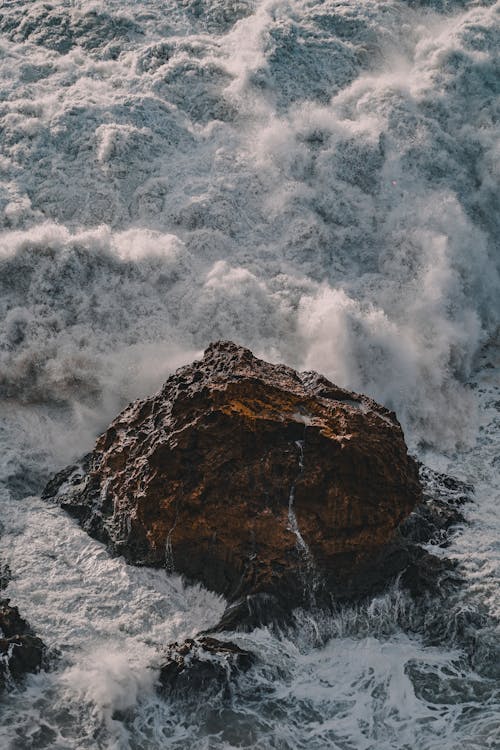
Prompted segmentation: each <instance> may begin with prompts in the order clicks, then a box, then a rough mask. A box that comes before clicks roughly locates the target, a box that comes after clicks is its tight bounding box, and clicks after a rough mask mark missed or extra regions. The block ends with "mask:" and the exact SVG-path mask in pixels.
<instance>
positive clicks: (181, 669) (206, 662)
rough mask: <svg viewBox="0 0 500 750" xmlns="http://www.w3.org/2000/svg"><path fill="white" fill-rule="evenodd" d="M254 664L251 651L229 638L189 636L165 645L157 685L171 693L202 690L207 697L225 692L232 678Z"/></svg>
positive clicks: (183, 693)
mask: <svg viewBox="0 0 500 750" xmlns="http://www.w3.org/2000/svg"><path fill="white" fill-rule="evenodd" d="M254 663H255V657H254V655H253V654H251V653H250V652H249V651H245V650H243V649H241V648H240V647H239V646H237V645H236V644H234V643H230V642H229V641H220V640H218V639H216V638H209V637H207V636H204V637H200V638H196V639H193V638H188V639H187V640H186V641H184V642H183V643H181V644H178V643H172V644H171V645H170V646H169V647H168V648H167V653H166V659H165V662H164V663H163V664H162V666H161V668H160V684H161V687H162V690H163V691H164V692H165V693H167V694H169V695H171V696H175V697H183V696H186V695H190V694H198V695H199V694H200V693H202V694H203V695H204V696H205V698H206V697H207V694H208V693H209V692H210V693H211V694H214V693H219V694H220V693H225V692H226V691H228V689H229V685H230V681H231V679H232V678H233V677H234V676H235V675H236V674H238V673H239V672H246V671H247V670H248V669H250V667H251V666H252V665H253V664H254Z"/></svg>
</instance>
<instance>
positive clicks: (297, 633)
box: [0, 0, 500, 750]
mask: <svg viewBox="0 0 500 750" xmlns="http://www.w3.org/2000/svg"><path fill="white" fill-rule="evenodd" d="M498 8H499V6H498V3H494V2H466V1H465V0H464V1H460V2H456V3H453V4H452V3H447V2H445V1H444V0H443V2H441V1H440V0H436V1H435V2H422V3H419V2H412V3H406V2H402V1H396V0H381V1H379V0H377V1H376V0H353V2H349V3H348V4H343V3H340V2H336V1H334V0H325V2H319V0H317V1H315V0H310V1H308V2H306V1H305V0H289V2H285V1H284V0H274V1H272V0H264V1H261V0H234V2H231V3H227V2H225V1H223V0H209V1H208V2H206V3H204V4H203V5H201V4H200V3H199V2H198V1H197V0H182V2H180V1H179V0H178V1H177V2H173V1H171V2H168V1H167V2H163V1H162V2H160V0H139V1H138V2H134V3H130V2H129V3H127V2H125V1H123V0H122V1H118V0H111V1H110V2H105V3H104V2H99V1H97V2H95V1H93V0H92V1H90V0H89V1H88V2H76V1H73V2H69V0H68V1H67V2H66V1H64V0H61V1H59V2H54V3H52V4H47V3H44V2H39V1H38V0H35V1H34V2H31V3H29V4H26V3H24V2H21V0H19V1H18V0H10V1H9V2H8V3H4V4H3V5H2V8H1V9H0V91H1V94H0V99H1V101H0V123H1V128H2V139H1V141H0V209H1V211H0V222H1V228H2V233H1V235H0V289H1V296H0V319H1V324H0V399H1V400H0V412H1V421H0V456H1V458H0V479H1V481H2V493H3V494H2V523H3V525H4V527H5V529H4V532H3V535H2V537H1V539H0V547H1V554H2V556H3V559H5V560H7V561H8V562H9V564H10V566H11V569H12V573H13V579H12V581H11V583H10V584H9V586H8V589H7V595H9V596H12V599H13V601H15V603H16V604H18V605H19V607H20V610H21V612H22V614H23V615H24V616H26V617H27V618H28V619H29V620H30V621H31V622H32V624H33V626H34V627H35V629H36V630H37V632H38V633H39V634H40V635H41V637H43V639H44V640H45V642H46V643H47V644H48V645H49V647H50V648H51V654H52V656H53V657H54V662H53V669H52V670H51V671H49V672H47V673H42V674H40V675H36V676H33V677H31V678H29V680H28V683H27V688H26V690H25V691H23V692H21V693H17V694H14V695H13V696H12V697H11V698H10V699H8V700H7V701H6V702H5V703H4V706H3V718H2V719H1V720H0V738H1V740H2V742H3V743H4V744H5V745H6V746H7V747H9V748H10V749H11V750H16V749H17V750H20V748H22V750H25V748H33V750H38V748H44V747H50V748H57V749H58V750H69V749H70V748H71V749H72V750H73V748H74V749H75V750H76V748H78V749H79V750H80V748H86V747H88V748H96V747H97V748H103V749H104V748H106V750H108V748H112V747H114V748H117V749H118V748H119V749H120V750H122V748H123V749H124V750H125V748H127V749H128V748H130V749H131V750H139V749H140V750H146V749H147V748H153V750H155V749H156V748H160V747H163V746H165V744H166V743H168V746H169V747H172V748H179V750H181V749H182V748H186V747H189V748H200V749H201V748H212V747H215V748H231V747H236V746H240V747H248V748H250V747H251V748H262V750H264V749H265V750H268V748H281V749H285V748H286V750H288V749H289V748H290V750H291V749H293V750H299V748H305V747H307V748H308V750H309V749H310V748H311V749H312V750H315V748H318V750H319V749H321V750H322V749H323V748H325V747H332V748H342V750H347V749H348V750H351V749H352V748H356V750H358V749H362V750H365V749H366V750H369V749H370V750H371V749H373V750H375V749H376V750H386V748H387V749H388V750H389V749H391V750H392V749H394V750H396V749H397V750H401V748H403V747H408V748H411V749H412V750H417V748H418V750H420V749H422V750H423V749H424V748H425V750H430V749H431V748H437V747H439V748H444V749H445V750H455V749H456V748H458V747H460V748H467V750H476V748H477V750H483V749H484V748H493V747H495V746H496V745H497V744H498V743H499V742H500V739H499V716H500V713H499V707H498V703H499V700H498V680H499V675H498V673H496V672H495V665H498V663H499V661H500V660H499V654H498V642H499V639H498V615H499V613H500V603H499V600H498V574H499V572H500V570H499V568H500V563H499V559H500V550H499V547H498V541H497V539H498V528H499V527H500V523H499V519H498V512H499V511H498V508H499V507H500V502H499V498H498V489H497V486H498V459H497V456H498V443H499V437H498V436H499V434H500V431H499V427H500V425H499V407H498V404H499V403H500V394H499V392H498V373H499V371H500V370H499V366H498V364H499V363H498V362H497V360H496V353H495V351H496V350H495V341H497V339H496V338H495V337H496V336H497V331H498V321H499V313H500V306H499V302H498V288H499V270H498V237H499V235H500V233H499V227H498V216H499V213H498V206H497V200H498V197H497V195H498V194H497V191H498V177H499V173H500V170H499V166H498V165H499V147H498V132H497V127H498V119H497V118H498V101H499V94H500V91H499V88H500V83H499V81H500V75H499V72H500V71H499V70H498V55H497V50H498V49H499V48H500V33H499V23H498ZM217 338H230V339H233V340H235V341H237V342H238V343H241V344H244V345H247V346H249V347H250V348H252V350H253V351H254V352H255V353H256V354H257V355H260V356H263V357H265V358H267V359H270V360H272V361H284V362H286V363H288V364H290V365H292V366H294V367H297V368H299V369H305V368H307V369H310V368H314V369H317V370H319V371H320V372H323V373H324V374H326V375H327V376H329V377H330V378H331V379H332V380H334V381H335V382H337V383H338V384H339V385H342V386H346V387H348V388H351V389H354V390H358V391H363V392H366V393H369V394H370V395H372V396H374V397H375V398H377V399H378V400H380V401H382V402H383V403H384V404H386V405H387V406H389V407H391V408H394V409H395V410H396V411H397V414H398V417H399V418H400V420H401V422H402V424H403V426H404V429H405V434H406V437H407V440H408V442H409V443H410V445H411V446H412V449H413V450H414V451H417V452H418V455H419V456H420V457H421V458H423V459H424V460H426V461H428V462H429V463H430V464H432V465H434V466H436V467H437V468H440V469H442V470H447V471H449V472H450V473H453V474H456V475H459V476H461V477H462V478H464V479H466V480H467V481H473V482H474V483H475V485H476V502H475V504H474V507H471V508H469V509H468V510H467V513H468V516H469V519H470V522H471V523H470V525H469V526H468V527H467V528H465V529H464V530H463V531H462V532H461V533H460V534H459V535H458V536H457V537H456V538H455V540H454V542H453V544H452V546H451V548H450V549H448V550H447V551H446V554H449V555H451V556H453V557H456V558H457V559H459V560H460V562H461V563H462V565H463V568H464V570H465V574H466V577H467V585H466V587H465V589H464V590H463V591H462V593H461V594H460V595H457V597H456V598H453V597H451V598H450V600H449V601H447V602H446V606H447V607H448V610H446V611H444V612H441V613H437V614H436V616H434V613H433V612H432V611H431V610H429V611H426V610H425V609H422V610H419V609H418V608H415V607H414V606H413V605H412V604H411V603H410V602H408V601H406V600H405V599H404V597H402V595H401V594H400V592H398V590H397V589H395V590H394V591H393V592H392V593H390V594H388V595H387V596H386V597H382V598H381V599H378V600H375V602H374V603H373V604H372V605H366V606H364V607H360V608H359V609H356V608H354V609H352V610H348V609H347V610H339V612H338V613H336V614H334V615H332V616H331V617H329V618H324V617H319V616H317V615H311V614H310V613H309V614H306V613H303V614H302V615H300V616H298V617H299V619H298V622H297V626H296V628H294V629H292V630H291V631H289V632H286V633H283V634H282V635H281V636H280V637H278V636H276V635H275V634H271V633H269V632H268V631H266V630H261V631H256V632H255V633H254V634H251V635H249V636H244V637H243V636H241V635H240V636H237V637H238V638H239V639H240V640H241V643H242V644H243V645H248V646H249V647H250V648H252V649H254V650H256V651H257V653H258V654H259V655H260V657H261V661H260V663H259V665H258V666H257V667H256V668H255V669H254V670H252V671H251V672H250V673H249V674H248V675H247V676H244V677H242V678H241V679H240V680H239V681H237V682H236V683H235V685H234V686H233V689H234V693H233V696H232V701H231V702H229V703H227V701H226V702H225V701H223V700H222V699H220V700H214V702H213V703H211V704H210V705H209V706H205V707H204V708H203V709H202V708H200V707H199V706H197V707H196V711H194V710H193V706H189V705H188V706H182V705H178V704H171V703H167V702H165V701H163V700H162V699H161V698H159V697H158V695H157V693H156V691H155V682H156V680H157V676H158V670H157V664H158V658H159V657H158V653H159V649H161V647H162V646H163V645H164V644H165V643H167V642H169V641H171V640H173V639H176V638H183V637H186V636H188V635H192V634H193V633H195V632H197V631H198V630H199V629H200V628H201V627H205V626H207V625H208V624H209V623H210V621H213V622H215V621H216V620H217V617H218V614H219V613H220V611H221V609H222V607H223V602H222V601H221V600H220V599H218V598H217V597H214V596H212V595H210V594H209V593H207V592H205V591H203V590H201V589H198V588H185V587H184V585H183V583H182V581H180V580H179V579H178V578H177V577H175V576H174V577H167V576H166V575H165V574H164V573H162V572H151V571H146V570H137V569H134V568H129V567H128V566H127V565H125V564H124V563H123V562H122V561H121V560H116V559H110V558H109V557H108V555H107V554H106V552H105V551H104V549H103V548H102V547H101V546H100V545H99V544H98V543H96V542H95V541H93V540H90V539H88V538H87V536H86V535H85V534H84V533H83V532H81V531H80V530H79V529H77V528H76V527H75V525H74V523H73V522H72V521H71V520H70V519H68V518H66V517H65V516H64V515H63V514H62V513H60V512H59V511H58V510H56V509H54V508H51V507H49V506H46V505H45V504H43V503H41V501H40V500H39V499H37V497H36V495H37V493H38V492H39V490H40V487H41V485H42V484H43V481H44V479H45V478H46V477H47V476H48V474H49V473H50V472H52V471H54V470H55V469H57V468H60V467H62V466H64V465H65V464H66V463H68V462H69V461H71V460H73V459H74V458H75V457H78V456H80V455H81V454H83V453H85V452H86V451H87V450H89V449H90V448H91V447H92V444H93V441H94V439H95V436H96V435H97V434H98V433H99V432H100V431H101V430H102V429H103V428H104V427H105V426H106V425H107V423H108V422H109V420H110V419H111V418H112V417H113V416H114V415H115V414H116V412H117V411H118V410H119V409H120V408H121V407H122V406H124V405H125V404H126V403H127V401H129V400H130V399H132V398H135V397H137V396H141V395H148V394H150V393H152V392H153V391H154V390H155V389H156V388H157V387H159V385H160V384H161V383H162V382H163V381H164V379H165V378H166V377H167V375H168V374H169V373H170V372H171V371H172V370H173V369H175V368H176V367H177V366H179V365H181V364H184V363H185V362H188V361H191V360H192V359H193V358H194V357H196V356H198V355H199V354H200V353H201V351H202V350H203V348H204V347H205V346H206V345H207V344H208V343H209V342H210V341H211V340H215V339H217ZM26 496H28V497H26ZM21 498H24V499H22V500H21ZM439 615H441V617H440V616H439Z"/></svg>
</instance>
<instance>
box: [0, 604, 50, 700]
mask: <svg viewBox="0 0 500 750" xmlns="http://www.w3.org/2000/svg"><path fill="white" fill-rule="evenodd" d="M44 650H45V649H44V645H43V643H42V641H41V640H40V638H37V637H36V636H35V635H33V633H32V631H31V628H30V626H29V625H28V623H27V622H26V620H24V619H23V618H22V617H21V616H20V614H19V610H18V609H17V607H12V606H11V605H10V601H9V599H0V689H3V688H5V687H6V686H10V685H11V684H12V683H13V682H15V681H17V680H18V679H19V678H20V677H22V676H23V675H24V674H26V672H37V671H38V670H39V669H40V667H41V666H42V660H43V655H44Z"/></svg>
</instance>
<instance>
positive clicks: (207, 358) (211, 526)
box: [44, 342, 421, 608]
mask: <svg viewBox="0 0 500 750" xmlns="http://www.w3.org/2000/svg"><path fill="white" fill-rule="evenodd" d="M44 496H45V497H47V498H50V497H56V498H57V500H58V501H59V502H60V503H61V504H62V505H63V507H65V508H66V509H67V510H68V511H69V512H71V513H73V514H74V515H76V516H77V517H78V518H79V520H80V522H81V523H82V524H83V525H84V527H85V528H87V530H88V531H89V532H90V533H91V534H93V535H95V536H97V537H98V538H100V539H103V540H104V541H106V542H107V543H108V544H109V545H110V546H111V547H112V548H113V549H114V550H115V551H116V552H118V553H121V554H124V555H125V556H126V557H127V559H129V560H130V561H132V562H135V563H140V564H146V565H167V566H168V567H170V568H171V569H175V570H176V571H178V572H180V573H183V574H185V575H186V576H187V577H188V578H190V579H192V580H196V581H201V582H202V583H204V584H205V585H206V586H207V587H208V588H210V589H212V590H214V591H217V592H220V593H222V594H224V595H225V596H227V597H228V598H229V599H230V600H236V599H237V598H238V597H241V596H245V595H248V594H263V595H264V594H272V595H273V596H275V597H277V598H278V600H279V601H280V603H281V605H282V606H283V607H285V608H287V607H290V606H293V605H296V604H301V603H304V601H305V600H306V599H307V592H309V593H310V592H311V590H313V589H314V590H315V591H316V592H317V593H319V592H322V594H326V593H333V594H334V595H335V596H338V597H342V598H352V597H356V596H360V595H363V594H365V593H369V592H370V591H372V590H374V589H375V588H377V587H379V586H380V585H381V584H382V583H383V582H384V581H386V580H387V578H388V577H389V576H391V575H394V574H395V573H396V572H398V570H401V569H402V568H403V567H404V566H405V564H406V563H407V557H406V556H405V554H404V552H403V551H402V548H401V547H400V546H399V545H398V544H397V543H396V542H395V534H396V530H397V527H398V526H399V524H400V523H401V522H402V521H403V519H405V518H406V517H407V516H408V515H409V514H410V512H411V511H412V510H413V508H414V507H415V506H416V505H417V503H418V502H419V501H420V499H421V490H420V484H419V480H418V469H417V466H416V463H415V462H414V461H413V459H412V458H411V457H409V456H408V453H407V448H406V445H405V441H404V437H403V433H402V430H401V427H400V425H399V423H398V421H397V419H396V416H395V415H394V413H392V412H391V411H389V410H387V409H385V408H384V407H382V406H380V405H379V404H377V403H375V402H374V401H372V400H371V399H369V398H367V397H366V396H361V395H358V394H355V393H350V392H348V391H346V390H343V389H342V388H338V387H337V386H335V385H333V383H331V382H329V381H328V380H327V379H326V378H324V377H322V376H321V375H318V374H317V373H314V372H306V373H298V372H295V371H294V370H292V369H291V368H289V367H286V366H284V365H273V364H269V363H267V362H264V361H262V360H259V359H257V358H256V357H254V356H253V354H252V353H251V352H250V351H249V350H248V349H244V348H242V347H239V346H236V345H235V344H233V343H230V342H217V343H215V344H212V345H211V346H209V348H208V349H207V350H206V352H205V354H204V357H203V359H201V360H200V361H197V362H194V363H193V364H192V365H188V366H186V367H183V368H181V369H179V370H178V371H177V372H176V373H175V374H174V375H172V376H171V377H170V378H169V379H168V380H167V382H166V383H165V385H164V386H163V388H162V389H161V391H160V392H159V393H158V394H157V395H155V396H153V397H151V398H148V399H145V400H142V401H136V402H135V403H133V404H131V405H130V406H128V407H127V408H126V409H125V410H124V411H123V412H122V413H121V414H120V415H119V416H118V417H117V418H116V419H115V420H114V422H113V423H112V424H111V426H110V427H109V429H108V430H107V431H106V432H105V433H104V434H103V435H102V436H101V437H100V438H99V439H98V441H97V444H96V447H95V449H94V451H93V453H92V454H90V456H88V457H86V460H85V463H84V465H83V467H78V466H74V467H69V469H67V470H66V471H65V472H62V473H61V474H60V475H58V476H57V477H56V478H55V479H54V480H52V481H51V482H50V483H49V485H48V486H47V488H46V490H45V493H44Z"/></svg>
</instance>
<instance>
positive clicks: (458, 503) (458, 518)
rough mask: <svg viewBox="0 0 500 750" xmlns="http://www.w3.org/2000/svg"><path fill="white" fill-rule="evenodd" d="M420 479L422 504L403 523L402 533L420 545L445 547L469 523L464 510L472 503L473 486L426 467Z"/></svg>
mask: <svg viewBox="0 0 500 750" xmlns="http://www.w3.org/2000/svg"><path fill="white" fill-rule="evenodd" d="M420 479H421V482H422V488H423V493H422V502H421V503H420V504H419V505H418V506H417V507H416V508H415V509H414V510H413V511H412V513H411V514H410V515H409V516H408V518H407V519H406V520H405V521H403V523H402V524H401V526H400V532H401V534H402V536H403V537H404V538H405V539H407V540H408V541H411V542H416V543H417V544H429V543H430V544H435V545H439V546H441V547H446V546H447V545H448V544H449V539H450V536H451V532H452V531H453V530H454V529H456V527H458V526H461V525H463V524H464V523H465V522H466V519H465V516H464V515H463V512H462V507H463V505H465V504H466V503H469V502H471V501H472V499H473V494H474V487H473V486H472V485H470V484H467V483H465V482H461V481H460V480H458V479H455V478H454V477H450V476H448V475H447V474H441V473H439V472H437V471H433V470H432V469H430V468H429V467H427V466H423V465H421V466H420Z"/></svg>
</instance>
